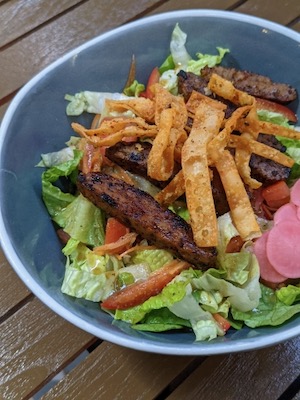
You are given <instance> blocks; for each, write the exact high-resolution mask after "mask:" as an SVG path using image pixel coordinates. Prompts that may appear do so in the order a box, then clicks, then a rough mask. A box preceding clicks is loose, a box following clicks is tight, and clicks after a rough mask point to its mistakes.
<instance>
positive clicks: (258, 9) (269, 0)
mask: <svg viewBox="0 0 300 400" xmlns="http://www.w3.org/2000/svg"><path fill="white" fill-rule="evenodd" d="M235 11H237V12H241V13H244V14H249V15H254V16H257V17H260V18H266V19H268V20H270V21H274V22H278V23H280V24H282V25H287V24H288V23H290V22H291V21H293V20H294V19H295V17H296V16H299V15H300V1H299V0H285V1H277V0H276V1H274V0H264V1H261V0H248V1H246V2H245V3H244V4H242V5H241V6H240V7H237V8H236V9H235Z"/></svg>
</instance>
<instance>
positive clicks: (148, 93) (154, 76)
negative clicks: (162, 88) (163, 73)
mask: <svg viewBox="0 0 300 400" xmlns="http://www.w3.org/2000/svg"><path fill="white" fill-rule="evenodd" d="M159 78H160V73H159V69H158V67H155V68H153V70H152V72H151V74H150V76H149V78H148V82H147V86H146V90H145V91H144V92H142V93H141V94H140V96H142V97H147V98H148V99H153V97H154V93H153V90H152V89H151V88H152V86H153V85H154V84H155V83H158V82H159Z"/></svg>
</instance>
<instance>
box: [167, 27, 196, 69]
mask: <svg viewBox="0 0 300 400" xmlns="http://www.w3.org/2000/svg"><path fill="white" fill-rule="evenodd" d="M186 39H187V34H186V33H184V32H183V31H182V30H181V29H180V27H179V24H178V23H177V24H176V25H175V28H174V29H173V32H172V35H171V42H170V51H171V55H172V58H173V62H174V65H175V69H178V68H179V69H183V70H186V68H187V66H188V62H189V61H190V60H191V59H192V57H191V56H190V55H189V53H188V51H187V49H186V47H185V44H186Z"/></svg>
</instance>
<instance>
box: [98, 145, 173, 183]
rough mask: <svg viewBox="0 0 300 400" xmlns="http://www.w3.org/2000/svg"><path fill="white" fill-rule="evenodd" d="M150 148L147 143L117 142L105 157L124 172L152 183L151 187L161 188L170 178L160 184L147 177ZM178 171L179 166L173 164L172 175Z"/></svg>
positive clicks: (107, 150) (109, 148)
mask: <svg viewBox="0 0 300 400" xmlns="http://www.w3.org/2000/svg"><path fill="white" fill-rule="evenodd" d="M151 148H152V144H151V143H148V142H134V143H126V142H119V143H117V144H115V145H113V146H110V147H108V148H107V149H106V151H105V155H106V157H107V158H108V159H109V160H111V161H113V162H114V163H115V164H118V165H119V166H120V167H122V168H124V169H125V170H126V171H129V172H131V173H132V174H136V175H139V176H142V177H143V178H146V179H148V181H149V182H151V183H153V185H155V186H157V187H159V188H163V187H165V186H166V185H167V184H168V183H169V181H170V180H171V179H172V177H171V178H170V180H168V181H165V182H161V181H157V180H155V179H151V178H150V177H149V176H148V175H147V162H148V157H149V153H150V150H151ZM179 169H180V166H179V165H178V163H176V162H175V165H174V173H173V174H174V175H175V174H176V173H177V172H178V171H179Z"/></svg>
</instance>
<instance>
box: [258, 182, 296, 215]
mask: <svg viewBox="0 0 300 400" xmlns="http://www.w3.org/2000/svg"><path fill="white" fill-rule="evenodd" d="M261 195H262V197H263V199H264V200H265V202H266V203H267V205H268V206H269V207H271V208H275V209H277V208H279V207H281V206H283V205H284V204H286V203H288V202H289V201H290V189H289V187H288V185H287V184H286V182H285V181H278V182H276V183H273V184H272V185H270V186H267V187H265V188H264V189H263V190H262V193H261Z"/></svg>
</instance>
